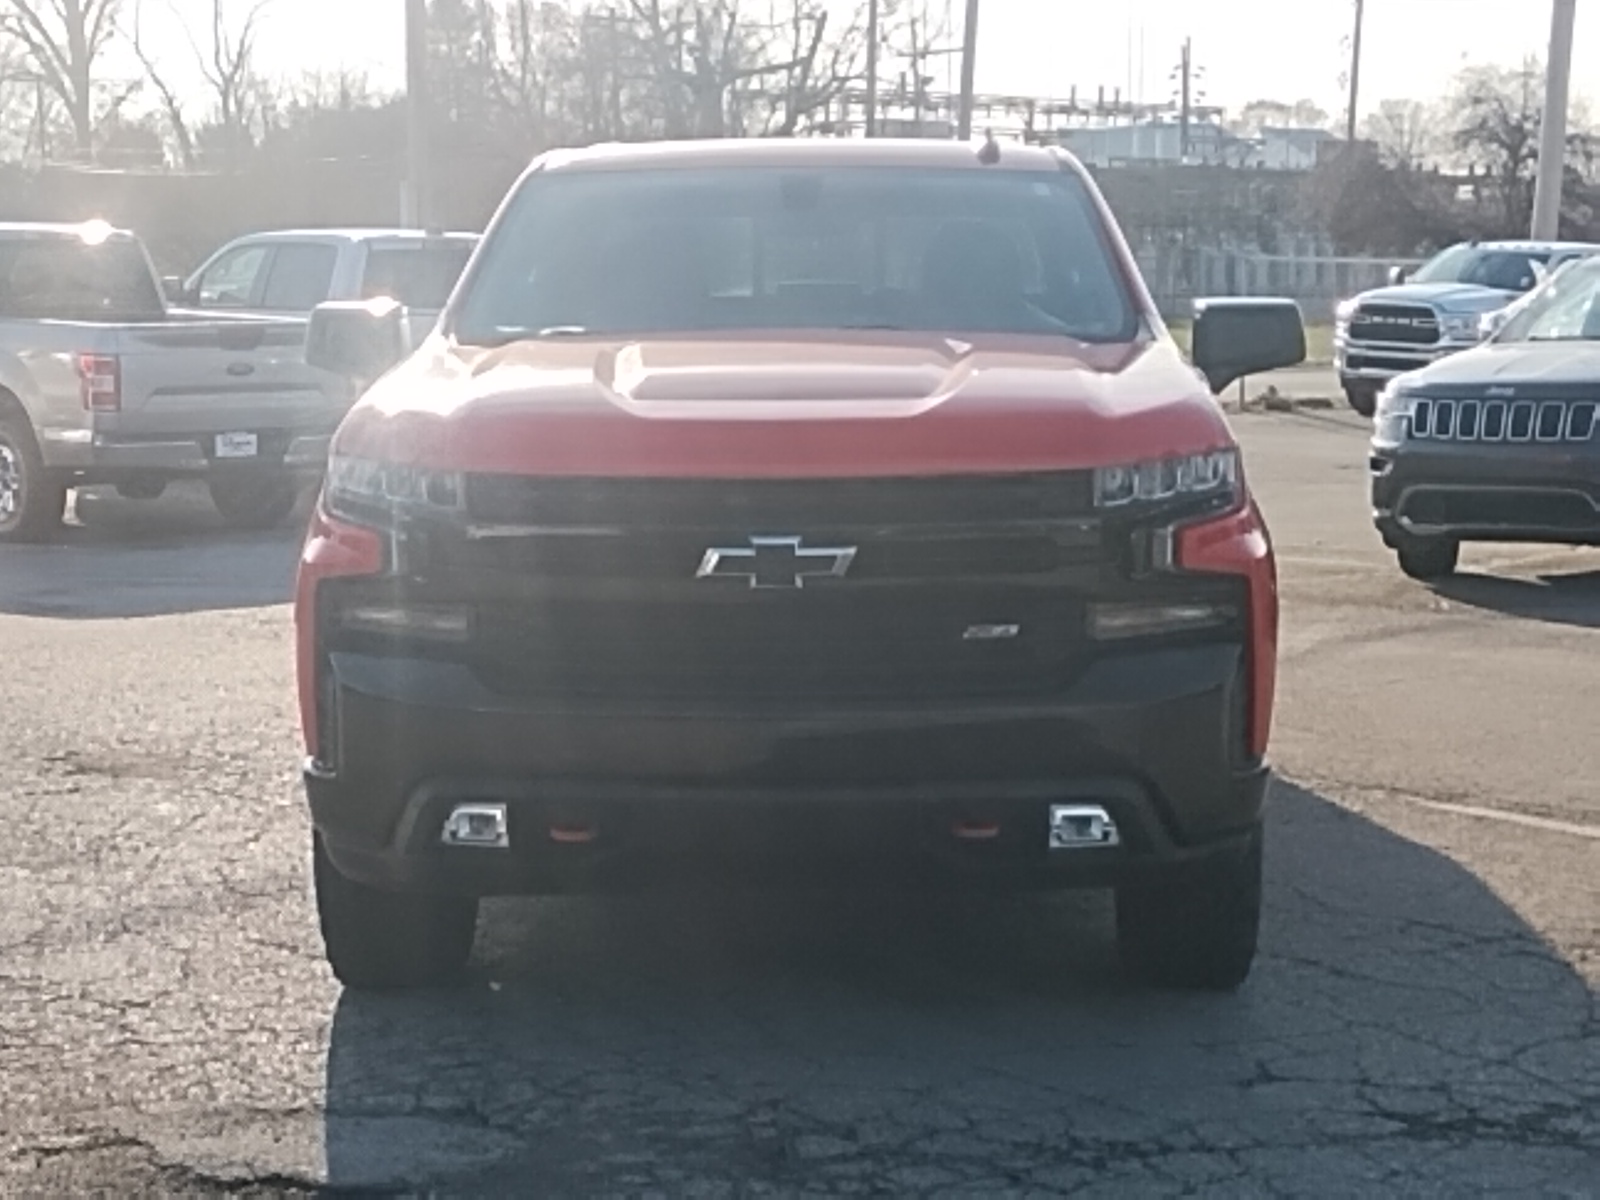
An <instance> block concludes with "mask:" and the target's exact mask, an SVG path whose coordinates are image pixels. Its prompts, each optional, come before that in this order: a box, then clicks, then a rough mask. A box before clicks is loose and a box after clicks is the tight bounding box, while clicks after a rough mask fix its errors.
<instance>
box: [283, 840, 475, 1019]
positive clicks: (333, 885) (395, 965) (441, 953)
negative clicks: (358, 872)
mask: <svg viewBox="0 0 1600 1200" xmlns="http://www.w3.org/2000/svg"><path fill="white" fill-rule="evenodd" d="M312 875H313V878H314V880H315V882H316V888H317V916H318V918H319V919H320V921H321V923H322V944H323V948H324V950H325V951H326V953H327V957H328V964H329V965H330V966H331V967H332V968H333V973H334V976H335V977H336V978H337V979H338V980H339V982H340V983H342V984H344V985H345V986H346V987H352V988H363V989H371V990H381V989H390V988H411V987H426V986H428V985H430V984H440V983H448V982H449V981H450V980H452V979H453V978H455V977H456V976H457V975H459V974H460V973H461V969H462V968H463V967H465V966H466V965H467V958H468V957H469V956H470V955H471V954H472V938H473V934H474V931H475V928H476V926H477V922H478V901H477V900H476V899H475V898H473V897H465V896H435V895H424V894H422V893H417V892H384V891H379V890H378V889H377V888H370V887H367V886H366V885H365V884H362V883H357V882H356V881H355V880H353V879H349V878H347V877H346V876H344V875H341V874H340V873H339V869H338V868H337V867H335V866H334V865H333V861H332V860H331V859H330V858H329V857H328V852H327V850H326V849H324V847H323V845H322V838H321V837H316V838H315V840H314V841H313V844H312Z"/></svg>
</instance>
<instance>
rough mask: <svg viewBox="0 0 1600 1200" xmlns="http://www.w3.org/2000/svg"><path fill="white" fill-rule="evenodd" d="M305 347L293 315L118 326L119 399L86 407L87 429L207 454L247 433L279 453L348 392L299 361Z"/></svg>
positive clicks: (326, 427)
mask: <svg viewBox="0 0 1600 1200" xmlns="http://www.w3.org/2000/svg"><path fill="white" fill-rule="evenodd" d="M304 353H305V323H304V322H302V321H294V320H287V321H267V320H240V319H229V318H222V319H218V318H215V317H212V318H208V319H205V320H192V321H184V320H178V321H169V322H167V323H165V324H162V325H149V326H132V327H127V328H125V329H123V330H122V332H121V336H120V337H119V338H118V340H117V367H116V369H117V372H118V378H117V390H118V393H119V397H118V401H117V403H116V404H115V406H112V405H110V404H107V405H106V406H105V407H104V408H101V409H99V410H97V411H96V412H95V430H96V433H98V434H105V435H110V436H113V437H115V438H117V439H119V440H143V439H146V438H149V439H157V438H159V439H163V440H171V439H173V438H177V437H182V438H188V437H191V436H193V437H195V438H197V439H198V440H199V441H200V442H201V444H202V448H203V449H204V451H205V453H206V454H207V456H208V457H209V456H211V455H212V454H213V453H214V451H215V449H216V437H217V435H219V434H247V435H254V438H255V439H256V442H257V443H258V445H259V451H258V452H259V453H260V455H261V456H262V457H272V456H273V454H274V451H275V450H276V453H277V454H279V455H281V453H282V450H283V447H284V446H286V445H287V442H288V440H289V439H291V438H293V437H298V436H305V435H315V434H326V433H328V432H330V431H331V430H332V429H333V428H334V427H335V426H336V425H337V424H338V423H339V420H340V419H341V418H342V417H343V416H344V413H345V410H346V409H347V408H348V407H349V405H350V402H351V401H352V399H353V398H354V397H353V396H352V395H351V394H350V392H349V389H348V387H347V385H345V384H343V383H342V382H341V381H339V380H337V379H336V378H334V377H333V376H331V375H328V374H327V373H325V372H322V371H317V370H314V369H313V368H311V367H308V366H306V364H305V361H304ZM239 444H245V443H239Z"/></svg>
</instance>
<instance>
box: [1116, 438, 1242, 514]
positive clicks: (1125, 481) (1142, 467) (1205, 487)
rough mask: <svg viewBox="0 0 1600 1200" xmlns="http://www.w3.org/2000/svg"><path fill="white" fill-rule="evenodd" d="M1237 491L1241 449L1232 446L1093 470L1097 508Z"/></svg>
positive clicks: (1225, 494) (1217, 494)
mask: <svg viewBox="0 0 1600 1200" xmlns="http://www.w3.org/2000/svg"><path fill="white" fill-rule="evenodd" d="M1238 490H1239V452H1238V451H1237V450H1235V449H1231V448H1230V449H1227V450H1212V451H1209V452H1207V453H1205V454H1187V455H1182V456H1180V457H1177V458H1157V459H1151V460H1149V461H1147V462H1140V463H1130V464H1128V465H1126V466H1117V467H1099V468H1097V469H1096V470H1095V473H1094V503H1095V507H1096V508H1120V507H1122V506H1123V505H1127V504H1134V503H1160V502H1162V501H1166V500H1176V499H1182V498H1185V497H1197V498H1198V497H1202V496H1232V495H1235V494H1236V493H1237V492H1238Z"/></svg>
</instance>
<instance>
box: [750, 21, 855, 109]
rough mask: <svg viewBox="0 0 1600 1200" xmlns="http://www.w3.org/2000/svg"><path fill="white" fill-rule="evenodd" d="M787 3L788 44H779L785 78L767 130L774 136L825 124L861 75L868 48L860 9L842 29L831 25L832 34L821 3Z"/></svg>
mask: <svg viewBox="0 0 1600 1200" xmlns="http://www.w3.org/2000/svg"><path fill="white" fill-rule="evenodd" d="M790 2H791V6H792V7H791V11H790V15H789V19H788V21H787V28H788V33H789V38H788V43H787V45H786V46H783V47H780V49H781V51H782V57H783V59H784V60H785V61H784V70H783V82H782V87H781V89H780V90H779V94H778V95H777V97H776V99H777V103H776V104H775V106H774V109H775V111H774V114H773V117H772V119H771V120H770V122H769V124H768V128H767V132H768V133H769V134H770V135H773V136H776V137H792V136H794V135H795V134H796V133H800V132H802V131H804V130H805V129H807V128H809V127H814V126H823V127H826V126H827V125H828V113H829V110H830V109H831V108H832V106H833V104H834V102H835V101H837V100H838V99H839V98H840V97H841V96H843V95H844V94H845V92H846V91H848V90H849V88H850V87H851V85H852V84H854V83H855V82H856V81H857V80H858V79H859V78H860V74H861V60H862V57H863V53H862V52H863V51H864V50H865V48H866V42H865V37H866V18H865V13H864V11H861V10H858V11H857V13H856V16H855V19H854V20H853V21H852V22H851V23H850V24H848V25H846V26H844V27H842V28H838V26H837V25H835V26H834V29H837V33H836V34H834V35H833V36H830V34H832V33H833V29H830V25H829V15H830V14H829V11H828V9H827V8H826V7H825V6H824V5H822V4H819V3H814V2H813V0H790Z"/></svg>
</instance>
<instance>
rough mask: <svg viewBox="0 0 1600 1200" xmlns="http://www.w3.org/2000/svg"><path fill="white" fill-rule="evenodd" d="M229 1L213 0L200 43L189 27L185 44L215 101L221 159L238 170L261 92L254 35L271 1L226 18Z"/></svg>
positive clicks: (252, 2) (256, 1) (254, 2)
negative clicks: (202, 41) (204, 36)
mask: <svg viewBox="0 0 1600 1200" xmlns="http://www.w3.org/2000/svg"><path fill="white" fill-rule="evenodd" d="M229 7H230V4H229V0H211V20H210V22H209V27H208V29H207V36H206V40H205V42H204V43H203V44H202V43H201V42H200V40H199V39H197V38H196V37H195V35H194V31H193V30H192V29H189V28H188V27H187V26H185V27H184V32H185V33H186V34H187V35H188V37H189V46H190V48H191V49H192V50H193V51H194V56H195V60H196V61H197V62H198V63H199V65H200V71H201V73H202V74H203V75H204V76H205V79H206V83H207V84H209V85H210V88H211V94H212V96H213V97H214V99H215V100H216V135H217V138H218V140H219V141H220V142H221V147H222V155H223V160H224V161H225V162H226V164H227V166H228V168H229V169H230V170H237V169H238V168H239V166H240V164H241V163H242V162H243V158H244V153H245V151H246V150H248V149H249V148H250V147H251V146H252V145H253V144H254V142H255V138H254V135H253V133H252V126H253V124H254V122H255V119H256V117H257V115H258V108H259V105H258V101H259V98H260V95H261V92H260V87H259V80H258V79H257V78H256V73H255V52H256V33H257V30H258V28H259V26H260V22H261V18H262V17H263V16H264V15H265V14H266V12H267V10H268V9H269V8H270V7H271V0H248V3H247V4H246V6H245V8H244V15H243V17H241V18H240V19H239V21H238V22H237V23H236V24H235V23H233V22H231V21H230V20H229V15H228V9H229Z"/></svg>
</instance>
